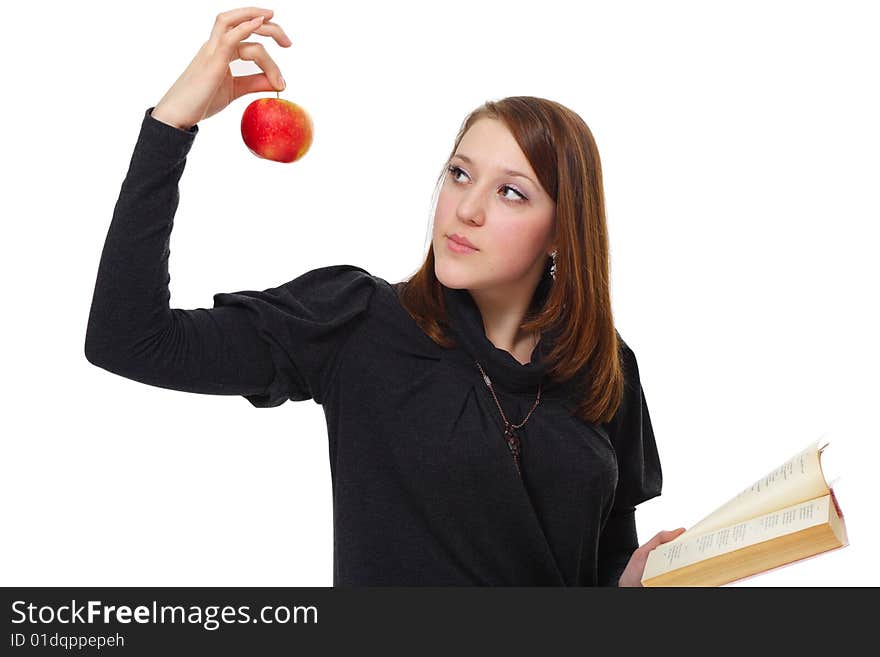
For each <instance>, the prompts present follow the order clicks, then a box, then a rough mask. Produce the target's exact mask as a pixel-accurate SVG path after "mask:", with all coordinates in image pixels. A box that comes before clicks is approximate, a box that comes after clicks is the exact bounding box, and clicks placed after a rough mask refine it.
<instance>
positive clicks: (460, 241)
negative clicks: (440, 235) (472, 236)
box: [447, 233, 479, 251]
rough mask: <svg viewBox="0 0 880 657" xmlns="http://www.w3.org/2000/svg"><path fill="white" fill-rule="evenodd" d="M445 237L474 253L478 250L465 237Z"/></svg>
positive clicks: (457, 235) (454, 234)
mask: <svg viewBox="0 0 880 657" xmlns="http://www.w3.org/2000/svg"><path fill="white" fill-rule="evenodd" d="M447 237H448V238H449V239H450V240H452V241H453V242H456V243H458V244H463V245H464V246H469V247H470V248H472V249H473V250H474V251H479V249H478V248H477V247H475V246H474V245H473V244H472V243H471V241H470V240H469V239H468V238H467V237H465V236H464V235H459V234H458V233H453V234H452V235H447Z"/></svg>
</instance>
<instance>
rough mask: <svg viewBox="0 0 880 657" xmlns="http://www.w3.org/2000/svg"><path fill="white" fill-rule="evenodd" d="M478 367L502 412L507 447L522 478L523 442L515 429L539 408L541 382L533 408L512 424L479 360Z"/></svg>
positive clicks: (499, 410) (521, 425)
mask: <svg viewBox="0 0 880 657" xmlns="http://www.w3.org/2000/svg"><path fill="white" fill-rule="evenodd" d="M477 367H478V368H480V373H481V374H482V375H483V381H484V382H485V383H486V386H487V387H488V388H489V392H491V393H492V398H493V399H494V400H495V405H496V406H497V407H498V412H499V413H501V419H502V421H503V422H504V440H505V442H506V443H507V447H508V449H509V450H510V453H511V454H512V455H513V464H514V465H515V466H516V472H517V474H519V476H520V478H522V469H521V468H520V465H519V454H520V449H521V447H522V442H521V441H520V438H519V436H517V435H516V433H515V431H514V430H515V429H519V428H521V427H523V426H524V425H525V423H526V422H528V421H529V418H530V417H531V416H532V412H533V411H534V410H535V409H536V408H538V404H539V403H540V401H541V383H540V382H539V383H538V397H537V398H536V399H535V403H534V404H533V405H532V408H531V410H530V411H529V412H528V414H527V415H526V417H525V419H524V420H523V421H522V422H520V423H519V424H511V423H510V422H509V421H508V419H507V416H506V415H504V409H502V408H501V404H500V403H499V402H498V397H497V396H496V395H495V390H494V388H493V387H492V380H491V379H490V378H489V375H488V374H486V372H485V371H484V370H483V367H482V365H480V363H479V362H477Z"/></svg>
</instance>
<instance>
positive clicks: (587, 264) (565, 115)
mask: <svg viewBox="0 0 880 657" xmlns="http://www.w3.org/2000/svg"><path fill="white" fill-rule="evenodd" d="M481 118H492V119H498V120H501V121H502V122H503V123H504V124H505V125H506V127H507V128H508V129H509V130H510V132H511V133H512V134H513V137H514V138H515V139H516V141H517V143H518V144H519V147H520V149H521V150H522V152H523V153H524V154H525V156H526V158H527V159H528V161H529V164H530V165H531V167H532V169H533V170H534V171H535V173H536V174H537V175H538V180H539V182H540V183H541V186H542V187H543V188H544V190H545V191H546V192H547V194H548V195H549V196H550V197H551V198H552V199H553V200H554V201H555V203H556V213H555V221H556V237H557V258H556V272H555V273H556V278H555V280H554V281H553V284H552V285H551V287H550V290H549V292H548V293H547V298H546V301H545V303H544V305H543V306H542V307H541V308H532V309H530V311H529V313H528V314H527V315H526V317H525V318H524V320H523V323H522V325H521V328H522V329H523V330H524V331H529V332H531V331H535V330H537V331H540V332H542V333H543V332H545V331H547V332H549V331H552V332H553V334H554V336H555V337H554V344H553V349H552V351H551V352H550V353H549V354H548V356H547V361H546V363H547V366H546V372H547V375H548V376H550V377H551V378H552V379H553V380H555V381H559V382H565V381H568V380H569V379H571V378H572V377H575V376H577V381H578V385H579V386H580V387H579V388H577V389H578V390H582V391H583V393H582V395H581V394H578V395H577V396H578V400H577V401H576V409H575V415H577V416H578V417H579V418H581V419H583V420H585V421H587V422H596V423H600V422H608V421H610V420H611V418H612V417H613V416H614V413H615V412H616V410H617V408H618V406H619V405H620V402H621V399H622V396H623V386H624V377H623V371H622V366H621V358H620V355H619V349H622V347H621V345H620V343H621V342H622V341H621V340H619V338H620V336H619V335H618V334H617V331H616V330H615V327H614V320H613V317H612V313H611V294H610V289H609V279H610V266H609V248H608V230H607V227H606V223H605V197H604V193H603V191H602V165H601V162H600V160H599V150H598V148H597V147H596V142H595V140H594V139H593V134H592V132H591V131H590V128H589V127H588V126H587V124H586V123H585V122H584V121H583V119H581V117H580V116H578V115H577V114H576V113H575V112H573V111H571V110H570V109H568V108H566V107H565V106H563V105H561V104H559V103H556V102H554V101H551V100H546V99H544V98H536V97H534V96H512V97H508V98H504V99H501V100H498V101H491V100H490V101H487V102H485V103H484V104H483V105H481V106H480V107H478V108H477V109H475V110H474V111H472V112H471V113H470V114H469V115H468V116H467V118H466V119H465V121H464V122H463V123H462V126H461V128H460V130H459V132H458V135H457V136H456V138H455V144H454V145H453V147H452V151H451V152H450V154H449V158H447V161H446V163H445V164H444V166H443V170H442V171H441V173H440V177H439V178H438V180H437V189H439V187H440V185H441V184H442V181H443V178H444V176H445V175H446V167H447V166H448V165H449V160H450V159H451V158H452V156H453V155H454V154H455V152H456V150H457V149H458V145H459V142H461V139H462V137H463V136H464V134H465V133H466V132H467V131H468V129H469V128H470V127H471V125H473V124H474V122H476V121H477V120H478V119H481ZM435 196H436V192H435ZM550 264H551V260H550V258H549V257H548V259H547V266H548V267H549V266H550ZM395 288H396V289H397V291H398V295H399V297H400V301H401V304H402V305H403V307H404V308H405V309H406V311H407V312H408V313H409V314H410V316H411V317H412V318H413V319H414V320H415V322H416V323H417V324H418V325H419V327H420V328H421V329H422V331H424V332H425V334H427V335H428V336H429V337H430V338H431V339H432V340H433V341H434V342H436V343H437V344H438V345H440V346H442V347H445V348H450V347H453V346H455V343H454V340H453V339H452V338H451V337H450V335H449V334H448V332H446V331H445V330H444V327H448V319H447V315H446V309H445V306H444V302H443V295H442V290H441V284H440V282H439V280H437V277H436V275H435V273H434V247H433V245H432V246H431V247H430V248H429V250H428V254H427V257H426V258H425V261H424V263H423V264H422V266H421V267H420V268H419V269H418V270H417V271H416V272H415V273H414V274H413V275H412V276H411V277H410V278H408V279H406V280H405V281H400V282H398V283H396V284H395Z"/></svg>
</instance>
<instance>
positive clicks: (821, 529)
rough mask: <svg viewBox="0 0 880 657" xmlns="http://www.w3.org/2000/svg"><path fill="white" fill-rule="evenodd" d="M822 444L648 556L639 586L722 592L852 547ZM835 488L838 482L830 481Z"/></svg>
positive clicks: (778, 469) (814, 443) (786, 464)
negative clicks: (825, 471) (734, 583)
mask: <svg viewBox="0 0 880 657" xmlns="http://www.w3.org/2000/svg"><path fill="white" fill-rule="evenodd" d="M820 442H822V439H821V438H820V439H819V440H816V441H814V442H813V443H811V444H810V445H809V446H808V447H807V448H806V449H804V450H803V451H801V452H799V453H798V454H796V455H795V456H794V457H792V458H791V459H789V460H788V461H786V462H785V463H783V464H782V465H781V466H779V467H778V468H776V469H775V470H773V471H772V472H770V473H769V474H767V475H766V476H764V477H761V478H760V479H759V480H758V481H756V482H755V483H754V484H752V485H751V486H749V487H748V488H746V489H745V490H744V491H742V492H741V493H740V494H739V495H737V496H736V497H734V498H733V499H731V500H730V501H729V502H727V503H726V504H724V505H722V506H721V507H719V508H718V509H716V510H715V511H713V512H712V513H710V514H709V515H708V516H706V517H705V518H703V519H702V520H701V521H700V522H698V523H697V524H696V525H694V526H693V527H691V528H690V529H688V530H687V531H685V532H684V533H682V534H681V535H680V536H678V537H677V538H675V539H674V540H672V541H668V542H666V543H663V544H662V545H659V546H657V547H656V548H654V549H653V550H652V551H651V552H650V553H649V554H648V560H647V563H646V565H645V572H644V574H643V575H642V585H643V586H720V585H722V584H727V583H729V582H732V581H734V580H738V579H743V578H745V577H750V576H752V575H756V574H758V573H763V572H765V571H767V570H770V569H772V568H778V567H780V566H783V565H786V564H790V563H792V562H794V561H799V560H801V559H806V558H808V557H812V556H815V555H817V554H820V553H822V552H827V551H828V550H833V549H836V548H840V547H845V546H847V545H849V540H848V539H847V535H846V526H845V525H844V522H843V513H842V512H841V510H840V506H839V505H838V503H837V499H836V498H835V497H834V491H833V490H832V488H831V486H830V485H829V484H828V483H826V480H825V476H824V474H823V473H822V466H821V464H820V462H819V460H820V457H821V455H822V451H823V450H824V449H825V448H826V447H828V443H827V442H825V443H824V444H822V445H821V446H820ZM835 481H836V480H835Z"/></svg>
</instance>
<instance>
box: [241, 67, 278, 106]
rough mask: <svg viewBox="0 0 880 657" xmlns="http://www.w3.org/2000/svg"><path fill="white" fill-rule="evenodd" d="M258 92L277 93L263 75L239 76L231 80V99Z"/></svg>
mask: <svg viewBox="0 0 880 657" xmlns="http://www.w3.org/2000/svg"><path fill="white" fill-rule="evenodd" d="M260 91H277V89H275V87H274V86H273V84H272V83H271V82H269V78H268V77H267V76H266V74H265V73H254V74H253V75H240V76H238V77H234V78H233V79H232V99H233V100H235V99H237V98H241V97H242V96H244V95H246V94H253V93H258V92H260Z"/></svg>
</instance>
